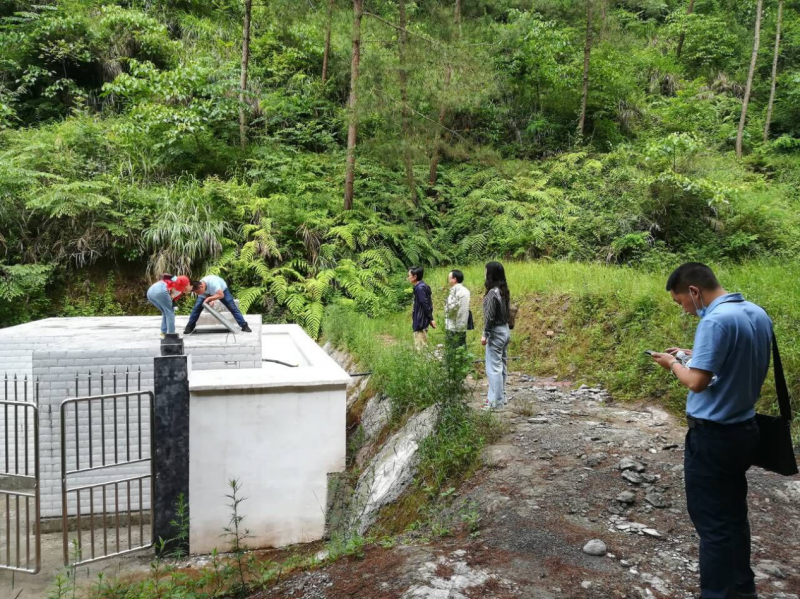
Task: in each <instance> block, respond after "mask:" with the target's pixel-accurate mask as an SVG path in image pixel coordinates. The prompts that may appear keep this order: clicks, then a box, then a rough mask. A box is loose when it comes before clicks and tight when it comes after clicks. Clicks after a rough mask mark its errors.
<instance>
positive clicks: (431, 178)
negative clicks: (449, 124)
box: [428, 0, 461, 190]
mask: <svg viewBox="0 0 800 599" xmlns="http://www.w3.org/2000/svg"><path fill="white" fill-rule="evenodd" d="M453 20H454V21H455V24H456V28H457V31H458V36H457V38H458V39H460V38H461V0H456V5H455V9H454V12H453ZM445 60H446V61H447V66H446V67H445V71H444V86H443V88H442V92H443V93H442V104H441V106H440V107H439V126H438V127H437V129H436V137H435V139H434V141H433V151H432V152H431V169H430V173H429V175H428V188H429V190H432V189H433V186H434V185H436V179H437V178H438V176H439V158H440V156H441V150H442V137H443V133H442V132H443V131H444V128H445V127H444V122H445V118H446V116H447V96H448V95H449V93H450V80H451V78H452V76H453V64H452V56H450V52H449V51H447V54H446V56H445Z"/></svg>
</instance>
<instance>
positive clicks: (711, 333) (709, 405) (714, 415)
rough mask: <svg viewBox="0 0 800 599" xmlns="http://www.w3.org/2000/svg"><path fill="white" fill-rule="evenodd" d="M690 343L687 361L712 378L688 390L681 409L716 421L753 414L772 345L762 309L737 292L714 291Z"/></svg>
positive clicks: (730, 421)
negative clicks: (704, 386) (696, 390)
mask: <svg viewBox="0 0 800 599" xmlns="http://www.w3.org/2000/svg"><path fill="white" fill-rule="evenodd" d="M692 349H693V351H692V361H691V363H690V365H689V367H690V368H695V369H698V370H706V371H709V372H713V373H714V374H715V375H716V376H717V378H716V379H715V380H714V382H713V383H712V384H711V385H710V386H709V387H708V388H707V389H706V390H705V391H703V392H702V393H694V392H692V391H690V392H689V398H688V399H687V401H686V413H687V414H688V415H689V416H692V417H694V418H702V419H704V420H713V421H714V422H719V423H720V424H733V423H735V422H742V421H744V420H749V419H750V418H754V417H755V415H756V413H755V404H756V401H757V400H758V397H759V395H760V394H761V386H762V385H763V384H764V379H765V378H766V376H767V371H768V370H769V358H770V350H771V349H772V321H771V320H770V318H769V316H767V313H766V312H765V311H764V310H763V309H762V308H760V307H759V306H756V305H755V304H753V303H750V302H747V301H745V299H744V298H743V297H742V294H741V293H729V294H727V295H723V296H722V297H718V298H717V299H716V300H714V301H713V302H711V305H710V306H709V307H708V310H707V311H706V315H705V317H704V318H703V319H702V320H701V321H700V324H699V325H698V326H697V332H696V333H695V336H694V348H692Z"/></svg>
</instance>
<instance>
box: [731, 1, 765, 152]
mask: <svg viewBox="0 0 800 599" xmlns="http://www.w3.org/2000/svg"><path fill="white" fill-rule="evenodd" d="M762 5H763V0H758V4H756V28H755V32H754V33H753V54H752V56H750V71H749V72H748V73H747V85H745V88H744V98H743V100H742V116H741V117H740V118H739V132H738V133H737V134H736V156H737V158H741V157H742V137H744V123H745V121H746V120H747V105H748V103H749V102H750V90H751V89H752V87H753V73H755V71H756V60H757V59H758V46H759V44H760V42H761V7H762Z"/></svg>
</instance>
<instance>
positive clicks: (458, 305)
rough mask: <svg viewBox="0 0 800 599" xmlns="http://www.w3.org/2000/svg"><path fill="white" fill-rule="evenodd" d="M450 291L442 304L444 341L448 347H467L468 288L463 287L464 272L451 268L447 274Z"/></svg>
mask: <svg viewBox="0 0 800 599" xmlns="http://www.w3.org/2000/svg"><path fill="white" fill-rule="evenodd" d="M447 281H448V282H449V283H450V293H449V294H448V296H447V300H446V301H445V304H444V316H445V318H444V328H445V341H446V343H447V346H448V348H452V349H455V348H457V347H467V323H468V322H469V299H470V293H469V289H467V288H466V287H464V285H463V283H464V273H463V272H461V271H460V270H451V271H450V273H449V274H448V275H447Z"/></svg>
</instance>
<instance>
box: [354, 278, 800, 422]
mask: <svg viewBox="0 0 800 599" xmlns="http://www.w3.org/2000/svg"><path fill="white" fill-rule="evenodd" d="M712 267H713V268H714V270H715V272H716V274H717V276H718V278H719V279H720V282H721V283H722V285H723V287H725V289H726V290H728V291H729V292H735V291H740V292H742V293H743V294H744V296H745V298H746V299H748V300H750V301H752V302H755V303H757V304H759V305H760V306H762V307H763V308H764V309H765V310H767V312H768V313H769V314H770V316H771V317H772V319H773V321H774V323H775V332H776V336H777V338H778V342H779V344H780V347H781V357H782V359H783V362H784V369H785V371H786V377H787V382H788V384H789V389H790V391H791V392H792V395H793V397H795V398H797V397H800V302H799V301H798V299H799V298H800V264H798V263H791V262H787V263H776V262H749V263H747V264H743V265H730V264H728V265H712ZM448 270H449V269H445V268H437V269H431V270H430V271H428V272H427V273H426V275H425V280H426V281H427V282H428V283H429V284H430V285H431V288H432V290H433V299H434V307H435V313H436V315H437V317H438V318H437V321H438V323H439V325H440V327H443V325H444V318H443V315H442V312H443V306H444V299H445V297H446V293H447V283H446V280H447V273H448ZM462 271H463V272H464V275H465V285H466V286H467V287H468V288H469V289H470V291H471V292H472V311H473V313H474V315H475V319H476V327H477V328H478V330H477V331H475V332H473V333H471V334H470V335H469V345H470V349H471V351H472V352H473V353H474V354H476V355H479V356H480V355H481V354H482V348H481V346H480V327H481V309H480V304H481V298H482V296H483V289H482V284H483V266H482V265H471V266H467V267H465V268H462ZM506 272H507V275H508V281H509V287H510V289H511V294H512V297H513V298H514V300H513V301H515V302H517V303H519V304H520V306H521V311H520V314H519V317H518V325H517V328H516V330H515V331H514V332H513V334H512V344H511V350H510V354H511V356H519V357H520V358H521V359H520V360H519V361H515V362H514V363H513V366H512V368H514V369H518V370H522V371H525V372H529V373H531V374H535V375H547V376H556V377H559V378H562V379H569V380H572V381H574V382H575V383H576V384H577V383H587V384H591V385H603V386H605V387H607V388H608V389H609V391H610V392H611V393H612V396H613V397H614V398H615V399H618V400H622V401H648V402H658V403H661V404H663V405H664V406H665V407H667V408H669V409H670V410H672V411H673V412H675V413H678V414H679V413H681V412H682V411H683V409H684V406H685V399H686V390H685V389H684V388H683V387H681V386H680V385H678V384H677V382H676V381H675V380H674V379H673V378H672V377H671V376H669V375H668V373H666V372H664V371H663V370H661V369H660V368H658V367H656V366H655V365H654V364H653V363H652V361H651V360H649V359H648V358H647V357H645V356H644V354H643V351H644V350H645V349H654V350H663V349H665V348H667V347H670V346H679V347H691V346H692V342H693V338H694V332H695V329H696V326H697V323H698V322H699V321H698V320H697V319H696V318H694V317H690V316H688V315H686V314H684V313H683V312H682V310H681V309H680V307H679V306H677V305H676V304H675V303H674V302H673V301H672V299H671V298H670V295H669V293H667V291H666V290H665V284H666V280H667V277H668V275H669V272H667V271H664V272H648V271H643V270H636V269H632V268H626V267H618V266H606V265H601V264H586V263H568V262H509V263H506ZM358 326H359V327H360V328H361V329H362V332H363V334H364V335H365V336H366V337H368V338H370V339H384V340H385V339H387V338H394V339H400V340H406V341H409V340H410V338H411V316H410V308H408V309H406V310H405V311H404V312H400V313H392V314H388V315H385V316H381V317H379V318H375V319H364V320H363V321H361V322H359V325H358ZM429 333H430V340H431V343H433V344H436V343H443V341H444V333H443V332H442V330H441V328H440V329H438V330H435V331H433V330H432V331H429ZM355 346H356V351H358V347H357V346H358V344H355ZM776 408H777V406H776V402H775V390H774V382H773V378H772V373H770V375H769V377H768V380H767V382H766V383H765V385H764V389H763V393H762V400H761V405H760V409H761V410H764V411H771V412H775V411H776ZM794 408H795V414H797V412H798V409H800V402H798V401H797V400H795V401H794ZM795 422H796V423H798V424H797V428H798V429H800V418H797V417H795Z"/></svg>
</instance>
